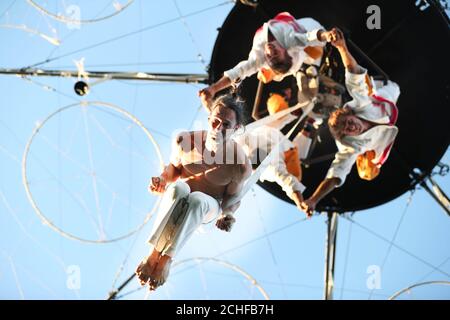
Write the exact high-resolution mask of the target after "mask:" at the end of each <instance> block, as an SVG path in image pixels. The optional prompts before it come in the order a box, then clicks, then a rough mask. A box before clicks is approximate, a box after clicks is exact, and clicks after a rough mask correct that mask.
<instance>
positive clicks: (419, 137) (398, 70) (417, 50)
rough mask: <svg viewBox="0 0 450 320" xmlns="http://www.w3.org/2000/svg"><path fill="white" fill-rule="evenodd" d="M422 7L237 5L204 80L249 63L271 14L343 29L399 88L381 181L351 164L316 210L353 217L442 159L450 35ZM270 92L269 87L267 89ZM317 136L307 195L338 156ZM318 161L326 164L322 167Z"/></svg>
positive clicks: (248, 87) (252, 85) (406, 2)
mask: <svg viewBox="0 0 450 320" xmlns="http://www.w3.org/2000/svg"><path fill="white" fill-rule="evenodd" d="M428 2H429V3H430V4H431V5H430V6H429V7H427V8H426V9H424V10H423V11H422V10H421V9H420V8H419V7H417V6H416V5H415V1H411V0H396V1H373V0H370V1H367V0H340V1H334V0H316V1H310V0H308V1H304V0H291V1H289V0H285V1H278V0H270V1H269V0H267V1H258V6H257V7H256V8H253V7H250V6H246V5H242V4H240V3H239V2H238V3H237V4H236V5H235V6H234V8H233V9H232V10H231V12H230V13H229V15H228V17H227V18H226V20H225V22H224V23H223V25H222V27H221V28H220V29H219V34H218V36H217V40H216V43H215V46H214V50H213V54H212V58H211V64H210V72H209V75H210V81H217V80H218V79H219V78H220V77H221V76H222V75H223V72H224V71H226V70H228V69H230V68H232V67H234V66H235V65H236V64H237V63H238V62H240V61H242V60H245V59H247V57H248V54H249V52H250V49H251V45H252V40H253V36H254V33H255V31H256V30H257V29H258V28H259V27H260V26H261V25H262V24H263V23H264V22H265V21H267V20H268V19H270V18H273V17H274V16H275V15H276V14H277V13H279V12H282V11H288V12H290V13H291V14H292V15H293V16H294V17H296V18H297V19H298V18H301V17H312V18H314V19H316V20H318V21H319V22H320V23H321V24H322V25H323V26H324V27H325V28H327V29H331V28H332V27H334V26H337V27H339V28H341V29H342V30H344V32H345V33H346V35H347V38H348V39H350V40H351V41H352V42H353V43H354V44H356V46H357V47H359V48H360V49H361V51H362V52H363V53H364V54H365V55H366V56H368V57H369V58H370V59H371V60H373V62H374V63H375V64H376V65H377V66H378V67H379V68H381V69H382V71H384V72H385V73H386V74H387V75H388V77H389V78H390V79H391V80H393V81H395V82H397V83H398V84H399V86H400V89H401V94H400V97H399V100H398V103H397V105H398V108H399V119H398V122H397V126H398V127H399V134H398V136H397V139H396V142H395V144H394V147H393V150H392V152H391V154H390V156H389V159H388V160H387V162H386V163H385V164H384V165H383V167H382V170H381V173H380V175H379V176H378V177H377V178H376V179H375V180H373V181H370V182H369V181H365V180H362V179H360V178H359V177H358V174H357V172H356V168H355V166H354V167H353V169H352V172H351V173H350V174H349V176H348V177H347V180H346V183H345V184H344V185H343V186H342V187H340V188H337V189H335V190H334V191H333V192H332V193H330V194H329V195H328V196H327V197H326V198H324V199H323V200H322V201H321V202H320V204H319V205H318V207H317V210H319V211H331V210H333V211H337V212H348V211H356V210H363V209H367V208H371V207H375V206H378V205H381V204H383V203H386V202H388V201H390V200H392V199H395V198H396V197H398V196H400V195H401V194H403V193H404V192H406V191H408V190H410V189H412V188H413V187H414V185H415V184H416V183H417V182H418V181H417V180H416V179H414V178H413V177H412V176H411V172H412V170H413V169H415V168H418V169H419V170H420V171H421V172H422V173H425V174H428V173H430V172H431V170H432V169H433V168H434V166H435V165H436V164H437V163H438V162H439V160H440V159H441V158H442V156H443V154H444V153H445V151H446V149H447V147H448V145H449V142H450V103H449V102H450V99H449V95H450V81H449V78H450V68H449V61H448V60H449V57H450V46H449V44H450V41H449V40H450V29H449V24H448V18H447V16H446V15H445V13H444V12H443V11H442V10H441V8H440V6H439V4H438V2H437V1H436V2H435V1H428ZM370 5H377V6H379V8H380V13H381V29H374V30H369V29H368V27H367V25H366V20H367V18H368V17H369V16H370V15H371V13H367V8H368V7H369V6H370ZM349 49H350V51H351V52H352V53H353V54H354V56H355V58H356V59H357V60H358V62H359V63H360V64H361V65H363V66H364V67H367V68H368V69H369V73H370V74H376V73H377V72H378V73H379V69H377V68H375V67H373V66H372V65H370V63H368V62H367V60H366V59H364V55H361V54H360V52H357V50H356V49H355V50H353V49H352V47H349ZM336 61H340V59H339V58H337V60H336ZM340 67H341V68H342V66H340ZM342 70H343V69H342ZM340 80H341V81H342V77H340ZM257 84H258V82H257V79H256V75H254V76H252V77H250V78H247V79H245V80H244V81H243V83H242V84H241V86H240V94H241V95H242V96H243V98H244V99H245V100H246V101H247V108H249V109H251V108H252V106H253V103H254V99H255V95H256V89H257ZM277 85H279V84H276V83H275V84H272V85H271V86H274V87H276V86H277ZM274 87H273V88H274ZM265 89H266V88H265ZM270 89H271V88H270V86H269V88H267V90H268V91H270ZM266 94H267V92H266ZM263 101H264V100H263ZM249 113H251V111H250V110H249ZM319 135H320V138H321V142H318V143H317V144H316V146H315V148H314V150H313V153H312V155H311V156H310V159H318V161H316V162H314V161H312V163H311V164H310V165H309V166H308V167H306V168H304V170H303V181H302V182H303V183H304V184H305V186H306V187H307V189H306V190H305V193H304V196H305V197H308V196H310V195H311V194H312V192H313V191H314V190H315V188H316V187H317V186H318V185H319V183H320V182H321V181H322V179H323V178H324V177H325V174H326V172H327V170H328V167H329V165H330V163H331V161H332V159H330V157H327V156H326V155H330V154H332V153H334V152H335V151H336V150H337V149H336V145H335V143H334V140H333V139H332V138H331V136H330V133H329V131H328V128H327V127H326V125H322V126H321V128H320V131H319ZM322 158H325V159H326V160H322V161H320V159H322ZM260 185H261V186H262V187H263V188H264V189H266V190H267V191H269V192H270V193H272V194H273V195H275V196H277V197H278V198H280V199H283V200H286V201H290V200H289V199H288V198H287V197H286V195H285V194H284V192H283V191H282V190H281V188H280V187H279V186H278V185H276V184H274V183H269V182H264V183H260Z"/></svg>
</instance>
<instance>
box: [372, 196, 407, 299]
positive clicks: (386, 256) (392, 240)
mask: <svg viewBox="0 0 450 320" xmlns="http://www.w3.org/2000/svg"><path fill="white" fill-rule="evenodd" d="M414 191H415V189H413V190H412V191H411V194H410V195H409V197H408V199H407V200H406V206H405V208H404V209H403V212H402V215H401V216H400V220H399V221H398V223H397V227H396V228H395V231H394V235H393V236H392V239H391V241H390V242H389V247H388V249H387V251H386V254H385V255H384V258H383V262H382V263H381V268H380V269H381V270H383V268H384V265H385V264H386V261H387V259H388V257H389V254H390V253H391V250H392V245H393V244H394V241H395V239H396V238H397V234H398V231H399V230H400V226H401V224H402V222H403V218H404V217H405V215H406V212H407V211H408V209H409V205H410V204H411V202H412V198H413V196H414ZM374 290H375V288H373V289H372V290H371V291H370V293H369V297H368V300H370V299H371V297H372V294H373V292H374Z"/></svg>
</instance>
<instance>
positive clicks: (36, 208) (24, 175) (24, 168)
mask: <svg viewBox="0 0 450 320" xmlns="http://www.w3.org/2000/svg"><path fill="white" fill-rule="evenodd" d="M89 105H91V106H92V105H95V106H101V107H104V108H106V109H111V110H114V111H116V112H118V113H120V114H122V115H124V116H125V117H126V118H128V119H130V120H131V121H133V123H135V124H136V125H137V126H138V127H140V128H141V129H142V130H143V131H144V133H145V135H146V136H147V138H148V139H149V140H150V142H151V143H152V145H153V146H154V148H155V150H156V154H157V156H158V160H159V163H160V167H161V169H162V168H163V167H164V162H163V158H162V155H161V151H160V149H159V146H158V144H157V143H156V140H155V139H154V138H153V136H152V134H151V133H150V132H149V131H148V129H147V128H145V126H144V125H143V124H142V122H141V121H140V120H139V119H137V118H136V117H135V116H133V115H132V114H130V113H129V112H127V111H126V110H124V109H122V108H120V107H118V106H115V105H113V104H111V103H106V102H100V101H86V102H81V103H74V104H71V105H68V106H65V107H62V108H60V109H58V110H56V111H54V112H53V113H51V114H50V115H49V116H47V118H45V119H44V120H43V121H42V122H41V123H39V125H37V126H36V128H35V129H34V131H33V133H32V135H31V137H30V139H29V140H28V142H27V144H26V146H25V151H24V153H23V157H22V183H23V185H24V187H25V191H26V194H27V197H28V200H29V201H30V203H31V205H32V207H33V209H34V211H35V212H36V213H37V215H38V216H39V218H40V219H41V220H42V222H43V223H44V224H45V225H47V226H49V227H50V228H52V229H53V230H54V231H56V232H58V233H59V234H60V235H62V236H64V237H66V238H68V239H72V240H77V241H81V242H86V243H111V242H116V241H119V240H122V239H125V238H127V237H129V236H131V235H132V234H134V233H136V232H137V231H139V230H140V229H142V227H143V226H144V225H145V224H146V223H147V222H148V221H149V220H150V218H151V217H152V216H153V213H154V212H155V211H156V209H157V208H158V206H159V203H160V201H161V197H158V200H157V202H156V203H155V205H154V206H153V208H152V210H151V211H150V212H149V213H148V214H147V215H146V217H145V219H144V222H143V223H142V224H141V225H139V226H138V227H137V228H135V229H134V230H132V231H130V232H128V233H127V234H125V235H122V236H119V237H116V238H113V239H106V240H105V239H100V240H93V239H84V238H81V237H78V236H76V235H73V234H71V233H69V232H66V231H64V230H62V229H61V228H60V227H58V226H56V225H55V224H54V223H53V222H52V221H51V220H50V219H49V218H47V217H46V216H45V215H44V214H43V213H42V211H41V210H40V208H39V206H38V205H37V203H36V201H35V199H34V198H33V195H32V193H31V190H30V186H29V181H28V176H27V160H28V154H29V151H30V147H31V144H32V142H33V139H34V138H35V137H36V135H37V134H38V132H39V130H40V129H42V127H43V126H44V124H45V123H46V122H47V121H49V120H50V119H51V118H52V117H54V116H55V115H56V114H58V113H60V112H62V111H65V110H67V109H70V108H75V107H78V106H81V107H87V106H89Z"/></svg>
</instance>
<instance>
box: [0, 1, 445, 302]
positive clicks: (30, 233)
mask: <svg viewBox="0 0 450 320" xmlns="http://www.w3.org/2000/svg"><path fill="white" fill-rule="evenodd" d="M35 2H36V3H38V4H41V5H44V6H46V7H47V8H48V10H52V11H54V12H64V10H66V8H67V7H68V6H69V5H70V4H72V3H73V4H75V5H77V6H78V7H79V8H80V13H81V16H82V19H92V18H94V17H96V16H99V17H101V16H102V15H105V14H108V13H111V12H113V9H112V8H111V5H110V3H111V2H112V1H109V0H99V1H96V2H95V4H93V3H92V1H55V2H50V1H44V0H39V1H38V0H35ZM118 2H119V3H122V4H123V3H125V2H126V1H124V0H121V1H118ZM55 3H57V5H56V4H55ZM221 4H223V5H221ZM176 5H178V9H179V11H180V12H181V13H182V14H185V15H186V14H189V13H192V12H196V11H198V10H202V9H205V8H211V9H208V10H207V11H204V12H202V13H199V14H197V15H194V16H191V17H188V18H186V19H183V20H180V19H176V18H179V12H178V11H177V6H176ZM232 6H233V3H232V2H228V3H227V2H225V1H216V0H208V1H206V0H204V1H189V2H188V1H182V0H178V1H177V2H176V3H175V2H174V1H143V0H135V1H134V2H133V3H132V4H131V5H130V6H129V7H128V8H127V9H125V10H124V11H123V12H121V13H120V14H118V15H116V16H114V17H113V18H110V19H107V20H104V21H100V22H96V23H93V24H83V25H81V26H80V28H79V29H71V28H70V26H67V25H66V24H64V23H61V22H58V21H55V20H53V19H51V18H49V17H46V16H45V15H42V14H41V13H39V12H38V11H37V10H36V9H34V8H32V7H31V6H30V5H29V4H27V3H26V2H25V1H12V0H11V1H10V0H5V1H1V2H0V25H1V27H0V39H1V40H2V43H3V44H4V45H2V49H1V50H0V65H1V66H2V67H6V68H21V67H24V66H28V65H31V64H34V63H36V62H40V61H43V60H46V59H47V58H49V57H59V56H64V57H62V58H60V59H57V60H55V61H52V62H50V63H46V64H43V65H42V66H41V67H42V68H46V69H51V68H66V69H75V63H74V60H80V59H82V58H84V63H85V65H86V69H88V70H104V71H106V70H116V71H151V72H175V73H199V74H201V73H205V67H206V64H207V63H208V61H209V58H210V56H211V52H212V48H213V45H214V41H215V38H216V35H217V30H216V29H217V28H218V27H219V26H220V25H221V24H222V22H223V20H224V19H225V17H226V16H227V14H228V12H229V11H230V10H231V8H232ZM171 19H174V21H173V22H170V23H165V24H163V25H160V26H157V27H154V28H153V27H151V28H150V27H149V26H156V25H158V24H160V23H161V22H165V21H168V20H171ZM21 25H26V26H27V27H28V28H29V29H32V30H38V31H39V32H41V33H43V34H46V35H49V36H52V37H58V38H59V39H60V40H61V45H60V46H59V47H55V46H54V45H52V44H50V43H49V42H47V41H46V40H44V39H43V38H41V37H39V36H38V35H36V34H31V33H27V32H25V31H23V30H19V29H14V28H11V26H21ZM147 27H149V28H147ZM143 28H146V30H145V31H144V32H138V33H135V34H133V35H130V36H127V37H123V38H121V39H119V40H116V41H111V42H109V43H107V44H103V45H98V46H95V47H92V48H91V49H86V50H81V51H79V52H77V53H74V54H70V55H67V56H66V54H68V53H71V52H73V51H75V50H78V49H83V48H86V47H88V46H91V45H94V44H97V43H99V42H102V41H105V40H108V39H112V38H114V37H117V36H119V35H122V34H127V33H130V32H133V31H135V30H140V29H143ZM55 32H56V33H55ZM31 80H32V81H27V80H26V79H21V78H18V77H12V76H1V77H0V88H2V94H1V96H0V164H1V166H0V177H1V178H0V231H1V232H0V298H1V299H103V298H105V297H106V295H107V294H108V292H109V291H110V290H111V289H112V288H113V287H117V286H118V285H120V284H121V283H122V282H123V281H124V280H125V279H126V278H127V277H128V276H129V275H130V274H132V273H133V271H134V269H135V267H136V265H137V264H138V262H139V261H140V260H141V259H142V257H143V256H144V255H146V254H147V252H148V246H147V245H146V238H147V237H148V235H149V233H150V231H151V228H152V222H153V219H150V221H149V222H148V223H147V224H145V225H143V226H142V228H141V229H139V230H138V231H137V232H136V233H134V234H133V235H131V236H130V237H128V238H126V239H124V240H121V241H117V242H113V243H107V244H92V243H82V242H79V241H75V240H72V239H68V238H67V237H63V236H62V235H60V234H59V233H57V232H55V231H54V230H52V229H51V228H49V227H48V226H46V225H45V224H43V223H42V221H41V220H40V219H39V217H38V215H37V214H36V211H35V210H34V209H33V207H32V206H31V204H30V201H29V199H28V198H27V193H26V191H25V188H24V184H23V181H22V180H23V178H22V157H23V154H24V150H25V146H26V144H27V142H28V141H29V139H30V137H31V135H32V132H33V129H34V128H35V127H36V125H37V124H39V123H42V122H43V121H44V120H45V119H46V118H47V117H48V116H49V115H50V114H52V113H53V112H55V111H57V110H59V109H61V108H63V107H66V106H69V105H73V104H76V105H74V106H72V107H70V108H67V109H64V110H61V111H58V112H57V113H56V114H55V115H54V116H53V117H51V118H50V119H48V121H46V122H45V124H44V126H43V127H42V128H41V130H40V131H39V132H38V133H37V134H36V136H35V138H34V139H33V141H32V143H31V145H30V149H29V153H28V159H27V163H26V174H27V178H28V182H29V190H30V192H31V195H32V197H33V199H34V201H35V203H36V204H37V206H38V207H39V208H40V211H41V212H42V214H43V215H44V216H45V217H46V218H47V219H48V220H50V221H52V222H53V223H54V224H55V225H56V226H57V227H58V228H60V229H61V230H63V231H64V232H66V233H69V234H72V235H75V236H77V237H81V238H84V239H90V240H99V239H112V238H117V237H121V236H123V235H126V234H127V233H129V232H130V231H132V230H135V229H136V228H139V227H140V226H141V225H142V223H143V221H144V220H145V219H146V217H147V215H148V213H149V212H151V210H152V208H153V207H154V206H155V205H156V203H157V199H156V197H154V196H151V195H149V194H148V193H147V191H146V186H147V183H148V180H149V178H150V177H151V176H152V175H157V174H158V173H159V165H160V163H159V161H158V157H157V153H156V151H155V148H154V145H153V144H152V143H151V142H150V141H149V139H148V137H147V136H146V135H145V133H144V131H143V130H142V128H140V127H139V126H138V125H136V124H135V123H134V122H133V121H130V119H129V118H127V117H124V116H123V115H121V114H119V113H118V112H117V111H116V110H113V109H111V108H109V107H105V106H102V105H98V104H95V103H92V104H89V105H87V106H84V107H83V106H80V105H79V103H81V102H82V101H101V102H105V103H109V104H113V105H115V106H118V107H120V108H121V109H123V110H125V111H127V112H128V113H129V114H132V115H134V116H135V117H136V118H137V119H139V120H140V121H141V122H142V123H143V124H144V126H145V127H146V128H147V129H148V130H149V131H150V132H151V134H152V135H153V137H154V139H155V140H156V142H157V144H158V145H159V148H160V150H161V154H162V156H163V159H164V161H167V160H168V157H169V151H170V137H171V135H172V133H173V132H175V131H176V130H179V129H189V128H201V127H202V126H204V124H205V120H206V114H205V113H204V111H203V110H200V109H199V106H200V104H199V100H198V98H197V91H198V90H199V89H200V88H202V86H201V85H187V84H165V83H154V84H148V83H142V82H140V83H136V82H132V81H107V82H104V83H101V84H98V85H96V86H94V87H92V91H91V93H90V94H89V95H87V96H85V97H83V98H80V97H78V96H76V95H75V94H74V92H73V85H74V80H73V79H67V78H33V79H31ZM46 87H47V89H46ZM49 88H50V89H49ZM405 94H407V93H405ZM442 162H444V163H446V164H447V165H449V164H450V152H447V153H446V154H445V156H444V157H443V159H442ZM435 179H436V181H437V182H438V183H439V184H440V185H441V187H442V188H443V189H444V191H445V192H446V193H447V194H450V180H449V179H450V178H449V176H446V177H440V176H436V177H435ZM408 203H409V205H408ZM325 222H326V218H325V216H321V215H318V216H315V217H314V218H313V219H311V220H308V221H304V215H303V213H301V212H299V211H298V210H297V209H296V208H295V207H294V206H292V205H290V204H287V203H284V202H282V201H280V200H278V199H277V198H275V197H273V196H272V195H270V194H268V193H267V192H265V191H264V190H262V189H260V188H259V187H255V188H254V190H253V191H251V192H250V193H249V194H248V195H247V196H246V198H245V199H244V200H243V203H242V206H241V208H240V209H239V212H238V214H237V223H236V225H235V228H234V230H233V232H231V233H230V234H227V233H223V232H221V231H219V230H217V229H215V228H214V227H213V226H212V225H210V226H205V227H204V228H202V229H201V230H199V232H198V233H197V234H196V235H195V236H194V237H193V238H192V239H191V240H190V241H189V242H188V244H187V245H186V246H185V247H184V249H183V250H182V252H180V254H179V256H177V257H176V259H175V263H179V264H178V265H175V266H174V267H173V269H172V272H171V277H170V279H169V281H168V283H167V284H166V285H165V286H163V287H162V288H161V289H160V290H158V291H157V292H155V293H152V294H147V291H146V290H145V289H143V290H142V289H141V290H138V288H139V285H138V283H137V281H132V282H131V283H130V284H129V285H128V286H127V287H126V288H125V289H124V290H123V291H122V292H121V293H120V294H125V295H124V296H123V299H144V298H147V299H262V298H264V295H263V293H262V292H263V291H264V293H265V294H267V295H268V296H269V297H270V298H272V299H321V298H322V297H323V278H324V276H323V274H324V248H325V232H326V223H325ZM449 227H450V221H449V219H448V216H447V215H446V214H445V213H444V211H443V210H442V209H441V208H440V207H439V206H438V205H437V204H436V203H435V202H434V201H433V200H432V199H431V197H430V196H429V195H428V194H427V193H426V192H425V191H424V190H420V189H419V190H417V191H416V192H415V193H414V195H413V196H412V197H411V194H410V193H407V194H404V195H403V196H401V197H399V198H398V199H396V200H394V201H392V202H390V203H388V204H385V205H383V206H380V207H377V208H374V209H370V210H366V211H361V212H357V213H356V214H354V215H353V216H352V217H350V216H347V217H341V218H340V219H339V227H338V240H337V257H336V272H335V291H334V297H335V298H336V299H369V298H370V299H387V298H388V297H389V296H391V295H392V294H394V293H395V292H396V291H398V290H400V289H402V288H404V287H407V286H409V285H412V284H414V283H417V282H422V281H433V280H442V281H449V280H450V279H449V274H450V248H449V243H450V233H449V232H448V230H449ZM390 243H394V245H391V244H390ZM199 257H202V258H206V259H202V260H195V258H199ZM371 266H375V268H377V267H379V268H380V269H381V271H380V277H379V279H380V283H379V284H380V288H377V289H375V290H371V289H370V288H369V287H368V285H367V284H368V280H370V279H371V276H373V275H371V274H370V273H368V270H370V268H371ZM436 268H437V269H439V270H436ZM238 270H241V271H242V272H243V273H242V272H240V271H238ZM244 274H245V275H247V276H249V277H251V278H253V279H254V280H256V283H257V284H259V286H256V285H254V284H253V283H252V282H251V281H250V280H249V278H247V277H246V276H245V275H244ZM369 282H370V281H369ZM400 298H403V299H449V298H450V287H448V286H442V285H434V286H424V287H420V288H417V289H414V290H412V291H411V292H410V293H409V294H405V295H402V296H400Z"/></svg>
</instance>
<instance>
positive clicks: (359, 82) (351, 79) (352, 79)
mask: <svg viewBox="0 0 450 320" xmlns="http://www.w3.org/2000/svg"><path fill="white" fill-rule="evenodd" d="M358 69H359V70H358V72H357V73H351V72H350V71H348V70H347V69H346V70H345V86H346V87H347V90H348V93H349V94H350V95H351V96H352V98H353V99H354V101H351V102H350V103H349V104H348V105H349V106H350V107H363V106H365V105H367V104H370V103H372V101H371V99H370V97H369V86H368V85H367V83H366V77H367V70H366V69H365V68H363V67H361V66H358ZM352 102H356V104H355V103H352Z"/></svg>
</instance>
